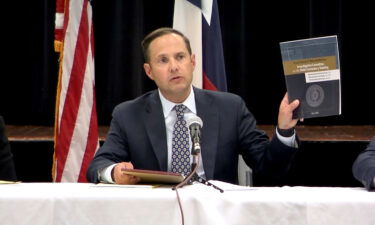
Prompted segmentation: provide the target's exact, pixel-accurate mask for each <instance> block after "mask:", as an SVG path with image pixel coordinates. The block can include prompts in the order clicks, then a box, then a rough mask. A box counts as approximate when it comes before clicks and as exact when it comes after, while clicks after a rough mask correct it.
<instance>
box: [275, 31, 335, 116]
mask: <svg viewBox="0 0 375 225" xmlns="http://www.w3.org/2000/svg"><path fill="white" fill-rule="evenodd" d="M280 49H281V56H282V61H283V68H284V75H285V82H286V87H287V90H288V96H289V100H290V101H293V100H295V99H298V100H299V101H300V106H299V107H298V108H297V109H296V110H295V112H294V115H293V116H294V118H313V117H324V116H331V115H340V114H341V82H340V61H339V50H338V44H337V36H326V37H319V38H310V39H302V40H295V41H287V42H281V43H280Z"/></svg>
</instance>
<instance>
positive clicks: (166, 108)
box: [158, 87, 197, 118]
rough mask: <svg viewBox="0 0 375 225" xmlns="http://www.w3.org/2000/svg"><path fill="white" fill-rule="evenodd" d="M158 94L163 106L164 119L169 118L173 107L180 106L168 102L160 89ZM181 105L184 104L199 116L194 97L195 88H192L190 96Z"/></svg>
mask: <svg viewBox="0 0 375 225" xmlns="http://www.w3.org/2000/svg"><path fill="white" fill-rule="evenodd" d="M158 92H159V96H160V101H161V106H162V107H163V114H164V118H167V116H168V115H169V113H170V112H171V111H172V109H173V107H174V106H175V105H178V104H176V103H174V102H171V101H169V100H167V99H166V98H165V97H164V96H163V94H162V93H161V92H160V89H158ZM181 104H184V105H185V106H186V107H187V108H188V109H189V110H190V111H191V112H192V113H194V114H197V109H196V107H195V95H194V88H193V87H191V91H190V94H189V96H188V97H187V98H186V99H185V101H183V102H182V103H181Z"/></svg>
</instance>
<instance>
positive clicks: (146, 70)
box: [143, 63, 154, 80]
mask: <svg viewBox="0 0 375 225" xmlns="http://www.w3.org/2000/svg"><path fill="white" fill-rule="evenodd" d="M143 69H144V70H145V73H146V75H147V76H148V77H149V78H150V79H151V80H154V78H153V76H152V72H151V66H150V64H149V63H144V64H143Z"/></svg>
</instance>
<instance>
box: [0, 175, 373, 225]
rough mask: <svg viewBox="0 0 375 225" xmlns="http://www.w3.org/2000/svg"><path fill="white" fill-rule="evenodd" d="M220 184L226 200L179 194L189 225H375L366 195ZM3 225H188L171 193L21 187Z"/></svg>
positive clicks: (12, 189) (194, 189)
mask: <svg viewBox="0 0 375 225" xmlns="http://www.w3.org/2000/svg"><path fill="white" fill-rule="evenodd" d="M216 184H217V185H218V186H221V187H223V188H224V189H226V190H225V191H224V193H220V192H219V191H217V190H216V189H214V188H212V187H209V186H205V185H203V184H194V185H190V186H185V187H183V188H182V189H179V194H180V198H181V201H182V205H183V211H184V216H185V224H187V225H193V224H194V225H197V224H199V225H200V224H204V225H206V224H215V225H220V224H226V225H227V224H257V225H262V224H270V225H271V224H272V225H273V224H287V225H293V224H296V225H304V224H307V225H312V224H314V225H315V224H316V225H324V224H334V225H336V224H350V225H353V224H354V225H366V224H368V225H370V224H371V225H374V224H375V193H374V192H367V191H366V190H365V189H363V188H323V187H320V188H318V187H281V188H279V187H272V188H268V187H261V188H247V189H243V188H242V189H238V190H236V188H234V189H233V187H234V186H233V187H232V186H230V185H227V184H225V183H220V182H218V183H216ZM236 187H237V186H236ZM230 189H231V190H230ZM0 224H1V225H7V224H11V225H13V224H14V225H16V224H17V225H18V224H30V225H43V224H53V225H63V224H64V225H65V224H72V225H81V224H82V225H91V224H100V225H102V224H103V225H116V224H121V225H126V224H142V225H147V224H150V225H151V224H152V225H156V224H162V225H166V224H167V225H168V224H181V215H180V211H179V208H178V203H177V198H176V193H175V191H173V190H171V188H168V187H157V188H150V187H149V186H146V187H143V188H142V187H138V188H134V187H127V188H125V187H121V186H110V187H109V186H100V185H94V184H88V183H85V184H82V183H81V184H79V183H18V184H1V185H0Z"/></svg>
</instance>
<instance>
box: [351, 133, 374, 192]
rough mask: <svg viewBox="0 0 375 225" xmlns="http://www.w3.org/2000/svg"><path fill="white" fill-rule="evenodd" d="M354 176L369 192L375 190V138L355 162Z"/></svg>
mask: <svg viewBox="0 0 375 225" xmlns="http://www.w3.org/2000/svg"><path fill="white" fill-rule="evenodd" d="M353 174H354V177H355V178H356V179H357V180H358V181H360V182H361V183H362V184H363V185H364V186H365V187H366V189H367V190H375V137H374V138H373V139H372V141H371V142H370V144H369V145H368V146H367V148H366V150H364V151H363V152H361V153H360V154H359V155H358V157H357V159H356V160H355V161H354V164H353Z"/></svg>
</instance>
